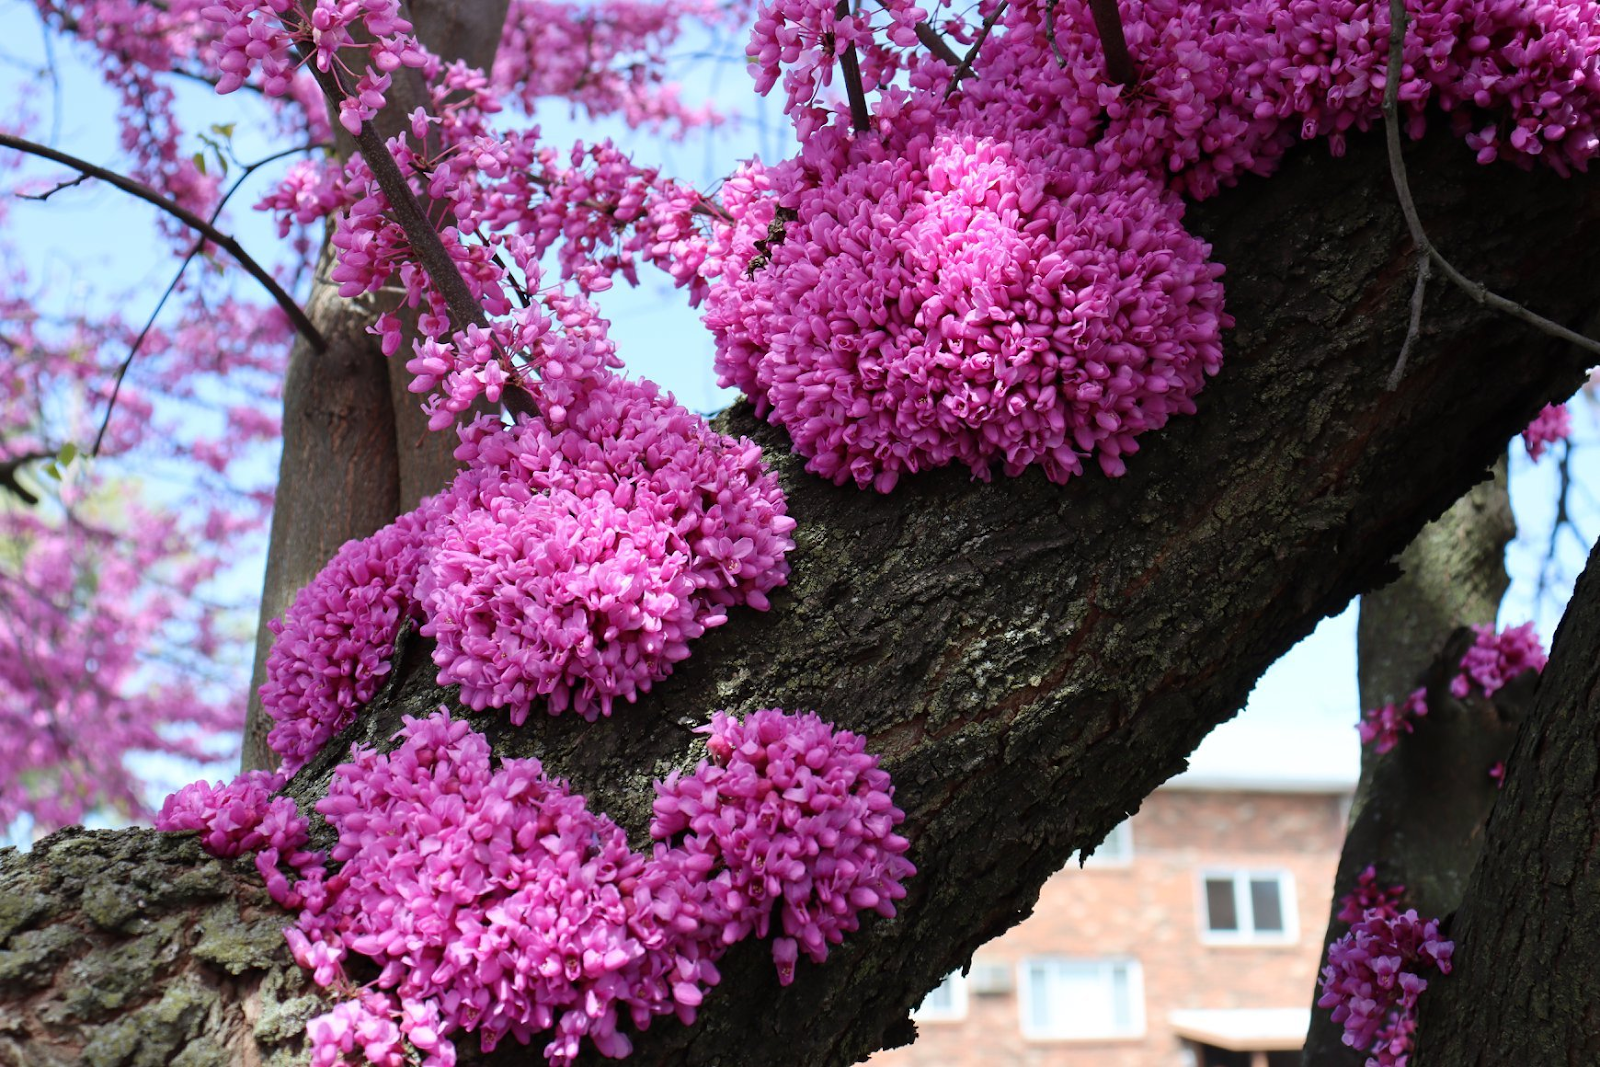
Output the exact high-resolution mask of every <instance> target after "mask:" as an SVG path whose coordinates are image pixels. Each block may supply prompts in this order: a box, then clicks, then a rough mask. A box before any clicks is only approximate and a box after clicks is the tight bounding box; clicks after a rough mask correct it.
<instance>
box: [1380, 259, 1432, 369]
mask: <svg viewBox="0 0 1600 1067" xmlns="http://www.w3.org/2000/svg"><path fill="white" fill-rule="evenodd" d="M1432 276H1433V269H1432V260H1430V259H1428V254H1427V253H1426V252H1418V253H1417V285H1416V288H1414V289H1412V290H1411V323H1410V325H1408V326H1407V327H1406V339H1405V343H1404V344H1402V345H1401V346H1400V358H1399V359H1397V360H1395V361H1394V370H1392V371H1390V372H1389V383H1388V386H1387V388H1388V390H1389V392H1391V393H1392V392H1394V391H1395V390H1396V389H1398V388H1399V387H1400V379H1401V378H1403V377H1405V373H1406V360H1408V359H1410V358H1411V348H1412V346H1413V345H1415V344H1416V343H1417V336H1418V335H1419V334H1420V333H1421V332H1422V305H1423V303H1424V302H1425V301H1426V299H1427V296H1428V279H1429V278H1431V277H1432Z"/></svg>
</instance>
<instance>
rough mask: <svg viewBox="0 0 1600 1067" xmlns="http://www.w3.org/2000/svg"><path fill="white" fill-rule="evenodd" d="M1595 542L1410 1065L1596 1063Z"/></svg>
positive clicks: (1599, 588)
mask: <svg viewBox="0 0 1600 1067" xmlns="http://www.w3.org/2000/svg"><path fill="white" fill-rule="evenodd" d="M1597 646H1600V550H1596V551H1595V552H1592V553H1591V554H1590V556H1589V563H1588V566H1587V567H1586V568H1585V569H1584V572H1583V575H1582V576H1581V577H1580V578H1579V580H1578V585H1577V589H1576V590H1575V591H1574V593H1573V597H1572V601H1571V603H1570V604H1569V605H1568V607H1567V612H1566V615H1565V616H1564V617H1563V618H1562V620H1561V626H1560V628H1559V629H1557V631H1556V636H1555V642H1554V647H1553V648H1552V654H1551V657H1550V664H1549V666H1547V667H1546V668H1545V673H1544V675H1543V677H1542V678H1541V679H1540V682H1539V689H1538V695H1537V698H1536V699H1535V701H1534V705H1533V711H1532V713H1531V714H1530V716H1529V718H1528V721H1527V723H1526V725H1525V726H1524V728H1523V730H1522V732H1521V733H1520V734H1519V735H1518V736H1517V742H1516V746H1515V747H1514V749H1513V750H1512V754H1511V759H1510V760H1509V761H1508V763H1507V768H1506V787H1505V791H1504V792H1503V794H1502V795H1501V797H1500V801H1499V803H1498V804H1496V805H1495V809H1494V814H1493V815H1491V816H1490V818H1489V826H1488V830H1487V833H1486V836H1485V841H1484V845H1483V854H1482V857H1481V859H1480V860H1479V862H1478V866H1477V868H1476V869H1475V870H1474V872H1473V875H1472V880H1471V881H1470V882H1469V883H1468V885H1467V891H1466V894H1465V896H1464V898H1463V901H1462V905H1461V909H1460V910H1459V911H1458V912H1457V913H1456V915H1455V917H1454V919H1453V921H1452V922H1451V923H1450V924H1449V927H1448V930H1447V932H1448V933H1449V935H1450V937H1451V938H1453V939H1454V940H1455V943H1456V952H1455V959H1454V963H1455V969H1454V970H1453V971H1452V973H1451V974H1450V976H1449V977H1447V978H1440V977H1437V976H1433V977H1432V978H1430V982H1429V987H1428V989H1427V991H1426V992H1425V993H1423V994H1422V997H1421V999H1420V1001H1419V1021H1418V1034H1417V1054H1416V1056H1415V1058H1414V1060H1413V1062H1414V1063H1416V1064H1417V1065H1418V1067H1488V1065H1492V1064H1505V1065H1511V1064H1518V1065H1520V1064H1550V1065H1555V1064H1567V1065H1570V1067H1579V1065H1583V1064H1593V1063H1600V998H1597V997H1596V996H1595V974H1596V973H1597V961H1600V657H1596V655H1595V648H1596V647H1597Z"/></svg>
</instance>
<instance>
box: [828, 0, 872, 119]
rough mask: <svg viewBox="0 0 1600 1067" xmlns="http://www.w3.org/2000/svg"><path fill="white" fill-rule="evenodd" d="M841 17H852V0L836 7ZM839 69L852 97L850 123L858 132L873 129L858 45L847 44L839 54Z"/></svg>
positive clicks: (845, 86)
mask: <svg viewBox="0 0 1600 1067" xmlns="http://www.w3.org/2000/svg"><path fill="white" fill-rule="evenodd" d="M834 13H835V14H836V15H837V16H838V17H839V18H842V19H844V18H849V17H850V0H839V3H838V5H837V6H836V7H835V8H834ZM839 70H840V71H841V72H843V74H844V92H845V96H847V97H849V99H850V125H851V127H852V128H853V129H854V130H855V131H856V132H857V133H866V132H867V131H868V130H870V129H872V115H871V113H870V112H868V111H867V93H866V90H865V89H864V88H862V85H861V60H860V59H859V58H858V57H857V56H856V46H855V45H853V44H852V45H847V46H846V47H845V50H844V52H843V53H842V54H840V56H839Z"/></svg>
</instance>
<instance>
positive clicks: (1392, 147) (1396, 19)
mask: <svg viewBox="0 0 1600 1067" xmlns="http://www.w3.org/2000/svg"><path fill="white" fill-rule="evenodd" d="M1405 37H1406V9H1405V0H1389V62H1388V68H1387V70H1386V72H1385V75H1384V79H1385V80H1384V86H1383V120H1384V122H1383V124H1384V133H1385V137H1386V140H1387V142H1388V146H1389V174H1390V177H1392V178H1393V180H1394V191H1395V195H1396V197H1397V198H1398V199H1399V201H1400V210H1401V212H1402V213H1403V214H1404V215H1405V219H1406V228H1407V229H1408V230H1410V231H1411V240H1412V242H1413V243H1414V244H1415V245H1416V246H1417V250H1418V252H1419V253H1421V254H1424V255H1426V256H1427V257H1428V259H1430V260H1432V261H1433V265H1434V266H1435V267H1437V268H1438V269H1439V273H1440V274H1443V275H1444V276H1445V277H1446V278H1447V279H1449V280H1450V282H1451V283H1453V284H1454V285H1455V286H1457V287H1458V288H1459V289H1461V291H1462V292H1464V293H1466V294H1467V296H1468V297H1470V298H1471V299H1472V301H1473V302H1474V303H1476V304H1480V305H1482V306H1484V307H1490V308H1494V309H1495V310H1496V311H1499V312H1502V313H1504V314H1506V315H1510V316H1511V317H1512V318H1514V319H1518V320H1520V321H1522V322H1525V323H1527V324H1528V325H1530V326H1532V327H1534V328H1535V329H1538V330H1540V331H1542V332H1544V333H1546V334H1549V335H1550V336H1551V337H1555V338H1559V339H1560V340H1563V341H1567V342H1569V343H1571V344H1574V345H1577V346H1578V347H1579V348H1581V349H1583V350H1584V351H1585V352H1590V353H1593V354H1595V355H1600V341H1596V340H1594V339H1593V338H1589V337H1585V336H1584V335H1583V334H1581V333H1577V332H1575V331H1573V330H1569V329H1567V328H1566V327H1565V326H1563V325H1561V324H1560V323H1559V322H1552V321H1550V320H1549V319H1547V318H1545V317H1544V316H1543V315H1539V314H1537V313H1535V312H1533V311H1530V310H1528V309H1527V308H1525V307H1523V306H1522V305H1521V304H1519V303H1517V302H1516V301H1514V300H1508V299H1507V298H1505V297H1503V296H1501V295H1500V294H1498V293H1496V292H1493V291H1491V290H1490V289H1488V288H1487V287H1485V286H1484V285H1483V283H1482V282H1476V281H1473V280H1472V279H1471V278H1468V277H1467V276H1466V275H1464V274H1462V273H1461V272H1460V271H1459V270H1457V269H1456V268H1455V266H1454V265H1453V264H1452V263H1451V262H1450V261H1449V260H1447V259H1445V258H1444V256H1443V255H1441V254H1440V252H1439V250H1438V249H1437V248H1435V247H1434V245H1433V242H1432V241H1430V240H1429V239H1428V234H1427V231H1425V230H1424V229H1423V228H1422V218H1421V216H1419V215H1418V214H1417V205H1416V202H1415V201H1413V200H1412V199H1411V183H1410V181H1409V180H1408V179H1407V177H1406V163H1405V157H1404V156H1403V155H1402V154H1401V149H1400V75H1401V73H1402V63H1403V58H1404V57H1403V53H1404V50H1405Z"/></svg>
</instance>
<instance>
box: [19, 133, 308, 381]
mask: <svg viewBox="0 0 1600 1067" xmlns="http://www.w3.org/2000/svg"><path fill="white" fill-rule="evenodd" d="M0 148H12V149H15V150H17V151H18V152H26V153H28V154H29V155H32V156H38V157H40V158H41V159H48V160H50V161H51V162H53V163H60V164H62V165H63V166H67V167H71V168H72V169H73V170H76V171H78V172H80V173H82V174H84V175H86V176H88V177H91V178H99V179H100V180H101V181H103V182H105V183H107V184H108V185H113V186H115V187H116V188H118V189H121V190H122V191H123V192H125V193H128V194H130V195H132V196H136V197H138V198H139V199H140V200H143V201H144V202H145V203H147V204H153V205H154V206H155V207H158V208H160V209H161V210H162V211H165V212H166V213H167V214H168V215H171V216H172V217H173V218H175V219H177V220H178V221H179V222H181V223H183V224H184V225H185V226H187V227H189V228H190V229H191V230H194V231H196V232H198V233H200V234H203V235H204V236H205V238H206V240H208V241H210V242H211V243H213V244H215V245H218V246H219V247H221V248H223V249H225V250H226V251H227V252H228V254H229V255H231V256H232V257H233V258H234V259H235V260H237V261H238V263H239V265H240V266H241V267H243V268H244V269H245V271H246V272H247V273H249V275H250V277H252V278H254V279H255V280H256V281H258V282H260V283H261V285H262V287H263V288H265V289H266V290H267V292H268V293H270V294H271V295H272V299H273V300H275V301H276V302H277V304H278V306H279V307H280V308H282V309H283V313H284V314H285V315H287V316H289V321H290V322H292V323H293V324H294V328H295V330H296V331H298V332H299V333H300V335H301V336H303V337H304V338H305V339H306V341H307V342H309V343H310V345H311V347H312V348H313V349H314V350H316V351H317V352H318V353H321V352H322V351H323V350H324V349H326V348H327V347H328V342H327V341H326V340H325V339H324V338H323V336H322V334H321V332H320V331H318V329H317V328H316V327H315V326H313V325H312V324H311V320H310V319H308V318H306V313H305V312H304V311H301V310H300V305H299V304H297V303H295V300H294V297H292V296H290V295H289V294H288V293H287V292H285V291H284V289H283V286H281V285H279V284H278V281H277V279H276V278H274V277H273V276H272V274H271V272H270V271H268V270H267V269H266V268H265V267H263V266H262V265H261V264H259V263H257V262H256V261H255V260H254V259H252V258H251V257H250V255H249V254H248V253H246V252H245V250H244V249H243V248H242V247H240V245H239V242H238V241H236V240H234V239H233V238H232V237H229V236H228V235H227V234H225V233H223V232H221V231H220V230H218V229H217V228H216V227H215V226H213V225H211V224H210V223H209V222H207V221H206V220H205V219H202V218H201V217H200V216H199V215H196V214H195V213H194V212H192V211H190V210H189V209H188V208H186V207H183V206H182V205H180V204H176V203H174V202H173V201H171V200H169V199H167V198H166V197H164V196H162V195H161V194H160V193H158V192H156V191H155V190H154V189H152V188H150V187H149V186H148V185H145V184H143V183H142V182H136V181H134V180H133V179H132V178H129V177H127V176H126V175H123V174H118V173H117V172H116V171H113V170H107V169H106V168H104V167H99V166H96V165H95V164H93V163H90V162H88V161H86V160H82V159H79V158H78V157H77V156H69V155H67V154H66V153H65V152H58V151H56V150H55V149H54V148H48V147H46V146H44V145H42V144H35V143H34V142H32V141H27V140H24V139H22V138H21V137H14V136H12V135H11V134H9V133H0Z"/></svg>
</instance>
